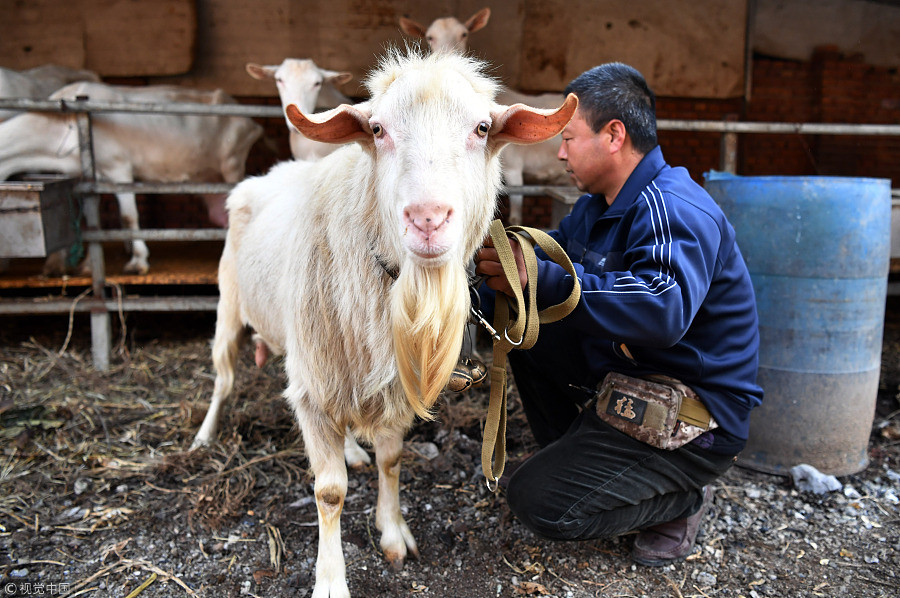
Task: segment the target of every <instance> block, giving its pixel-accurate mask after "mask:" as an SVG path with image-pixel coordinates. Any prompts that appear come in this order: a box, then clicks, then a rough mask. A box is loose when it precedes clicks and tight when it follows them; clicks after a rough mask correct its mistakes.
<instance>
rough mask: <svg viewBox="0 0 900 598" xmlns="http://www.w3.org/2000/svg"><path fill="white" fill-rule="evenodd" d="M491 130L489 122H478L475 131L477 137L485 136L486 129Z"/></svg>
mask: <svg viewBox="0 0 900 598" xmlns="http://www.w3.org/2000/svg"><path fill="white" fill-rule="evenodd" d="M490 130H491V125H490V124H489V123H486V122H483V123H478V127H476V129H475V132H476V133H477V134H478V136H479V137H487V134H488V131H490Z"/></svg>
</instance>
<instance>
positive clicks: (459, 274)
mask: <svg viewBox="0 0 900 598" xmlns="http://www.w3.org/2000/svg"><path fill="white" fill-rule="evenodd" d="M404 266H405V267H403V268H401V271H400V276H399V277H398V278H397V281H396V282H395V283H394V285H393V288H392V289H391V320H392V332H393V340H394V354H395V357H396V360H397V373H398V375H399V377H400V383H401V385H402V386H403V391H404V392H405V393H406V398H407V400H408V401H409V404H410V406H411V407H412V408H413V410H414V411H415V412H416V414H417V415H419V417H422V418H423V419H426V420H430V419H433V415H432V413H431V411H430V410H431V407H432V406H433V405H434V403H435V402H436V401H437V399H438V396H439V395H440V394H441V391H443V389H444V387H446V386H447V382H448V381H449V379H450V374H451V373H452V372H453V368H454V367H456V364H457V362H458V361H459V352H460V349H461V348H462V338H463V332H464V330H465V326H466V321H467V319H468V313H469V290H468V276H467V275H466V271H465V269H464V268H462V267H461V266H460V265H458V264H455V263H452V262H451V263H447V264H444V265H442V266H438V267H436V268H423V267H421V266H416V265H414V264H410V263H407V264H405V265H404Z"/></svg>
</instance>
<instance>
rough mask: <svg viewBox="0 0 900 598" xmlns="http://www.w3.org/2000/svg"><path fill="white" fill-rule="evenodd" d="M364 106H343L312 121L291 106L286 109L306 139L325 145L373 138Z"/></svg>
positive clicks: (292, 121)
mask: <svg viewBox="0 0 900 598" xmlns="http://www.w3.org/2000/svg"><path fill="white" fill-rule="evenodd" d="M363 106H364V104H357V105H356V106H351V105H349V104H341V105H340V106H338V107H337V108H333V109H331V110H329V111H327V112H322V113H320V114H316V115H315V120H312V119H311V118H309V117H308V116H306V115H305V114H303V113H302V112H300V109H299V108H297V106H296V105H295V104H290V105H289V106H288V107H287V108H286V109H285V114H287V118H288V120H289V121H290V122H291V124H292V125H294V126H295V127H296V128H297V130H298V131H300V133H302V134H303V136H304V137H307V138H309V139H312V140H313V141H322V142H324V143H349V142H351V141H359V140H361V139H365V138H368V137H371V135H372V129H371V128H369V116H368V114H367V113H366V112H367V111H366V109H365V108H364V107H363Z"/></svg>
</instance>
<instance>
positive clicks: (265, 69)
mask: <svg viewBox="0 0 900 598" xmlns="http://www.w3.org/2000/svg"><path fill="white" fill-rule="evenodd" d="M246 68H247V73H248V74H249V75H250V76H251V77H253V78H254V79H259V80H261V81H264V80H266V79H274V78H275V70H276V69H277V67H274V66H263V65H261V64H256V63H255V62H248V63H247V66H246Z"/></svg>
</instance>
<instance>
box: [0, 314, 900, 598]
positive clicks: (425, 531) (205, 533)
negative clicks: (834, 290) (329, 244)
mask: <svg viewBox="0 0 900 598" xmlns="http://www.w3.org/2000/svg"><path fill="white" fill-rule="evenodd" d="M213 325H214V319H213V316H212V315H192V316H185V315H171V314H169V315H156V316H153V315H149V314H143V315H139V314H138V315H135V314H129V315H128V316H127V317H125V318H124V319H123V320H122V321H120V322H116V327H117V329H116V340H117V342H118V346H117V347H116V352H115V355H114V358H113V368H112V369H111V371H109V372H105V373H100V372H96V371H94V370H93V369H92V367H91V360H90V345H89V343H90V340H89V339H90V330H89V328H88V326H87V324H86V322H84V321H81V319H80V318H79V317H76V318H75V321H74V323H73V326H72V329H71V331H69V321H68V318H65V317H47V316H42V317H19V318H9V317H8V318H2V319H0V436H2V441H0V446H2V456H0V588H2V591H3V592H4V594H2V595H3V596H14V595H18V596H27V595H38V594H40V595H45V596H46V595H51V596H70V597H74V596H109V597H122V598H124V597H127V598H134V597H135V596H140V597H141V598H152V597H161V596H204V597H216V598H221V597H232V596H234V597H238V596H265V597H273V596H298V597H303V596H310V595H311V592H312V585H313V580H314V563H315V558H316V546H317V541H316V539H317V527H316V513H315V506H314V504H313V499H312V480H311V477H310V475H309V472H308V470H307V462H306V460H305V457H304V454H303V447H302V442H301V441H300V440H299V438H298V432H297V428H296V426H295V425H294V423H293V421H292V419H291V415H290V413H289V411H288V409H287V407H286V405H285V404H284V402H283V400H282V399H281V398H280V393H281V390H282V388H283V385H284V377H283V374H282V373H281V371H280V369H279V366H280V364H279V363H278V362H277V361H275V362H273V363H269V364H267V365H266V367H265V368H263V369H261V370H260V369H257V368H256V367H255V366H254V365H253V356H252V351H251V349H250V347H249V346H248V347H247V348H246V350H245V351H244V353H243V354H242V356H241V368H240V372H239V377H238V380H237V385H236V389H237V390H236V394H235V395H234V396H233V397H232V400H231V402H230V404H229V406H228V408H227V410H226V413H225V416H224V418H223V421H222V425H221V432H220V435H219V443H218V444H217V445H216V446H214V447H212V448H210V449H208V450H202V451H195V452H188V451H187V449H188V447H189V446H190V443H191V440H192V437H193V435H194V434H195V432H196V430H197V428H198V425H199V423H200V421H201V420H202V417H203V415H204V412H205V409H206V406H207V404H208V400H209V396H210V394H211V391H212V385H213V375H212V366H211V360H210V356H209V339H210V338H211V336H212V331H213ZM123 326H124V329H123ZM69 332H71V334H68V333H69ZM123 332H124V334H123ZM882 363H883V365H882V376H881V383H880V391H879V397H878V409H877V413H876V416H875V420H874V425H873V428H872V435H871V441H870V447H869V455H870V458H871V464H870V465H869V467H868V468H867V469H866V470H864V471H862V472H860V473H859V474H857V475H851V476H845V477H842V478H841V479H840V481H841V483H842V485H843V487H842V488H841V489H839V490H837V491H835V492H830V493H827V494H822V495H817V494H813V493H810V492H801V491H798V490H797V489H796V488H794V486H793V484H792V482H791V480H790V479H788V478H784V477H778V476H771V475H766V474H761V473H757V472H754V471H750V470H747V469H741V468H733V469H732V470H731V471H730V472H729V473H728V474H727V475H726V476H725V477H724V478H723V479H721V480H720V481H719V483H718V484H717V485H716V486H715V505H714V507H713V509H712V511H711V514H710V515H709V516H708V518H707V520H706V523H705V525H704V528H703V530H702V531H701V536H700V539H699V541H698V545H697V547H696V549H695V551H694V553H693V554H692V555H691V556H690V557H689V558H688V559H687V560H686V561H685V562H683V563H679V564H676V565H672V566H669V567H665V568H646V567H641V566H636V565H634V564H633V563H632V561H631V559H630V547H631V542H632V537H629V536H623V537H620V538H615V539H611V540H604V541H593V542H583V543H559V542H552V541H547V540H544V539H541V538H539V537H536V536H535V535H533V534H532V533H530V532H529V531H527V530H526V529H525V528H524V527H523V526H522V525H521V524H520V523H519V522H518V521H516V519H515V518H514V517H512V516H511V514H510V512H509V510H508V508H507V507H506V504H505V501H504V498H503V495H502V494H492V493H490V492H489V491H488V490H487V489H486V488H485V484H484V480H483V477H482V475H481V468H480V451H481V425H482V421H483V418H484V412H485V406H486V403H487V395H486V390H485V389H479V390H478V391H472V392H469V393H466V394H464V395H453V396H448V397H447V398H446V400H444V401H443V402H442V403H441V406H440V409H439V415H438V419H437V420H436V421H435V422H431V423H419V424H417V425H416V426H415V427H414V429H413V430H412V431H411V432H410V434H409V436H408V442H407V445H406V447H407V448H406V451H405V455H404V463H403V473H402V476H401V486H402V488H401V492H402V494H401V499H402V502H403V504H404V510H405V515H406V519H407V521H408V523H409V525H410V527H411V529H412V532H413V534H414V535H415V537H416V539H417V541H418V544H419V549H420V553H421V554H420V557H419V559H417V560H409V561H407V563H406V565H405V567H404V568H403V569H402V570H401V571H399V572H395V571H393V570H391V569H390V568H389V567H388V566H387V564H386V562H385V561H384V559H383V558H382V556H381V553H380V551H379V549H378V533H377V531H376V530H375V526H374V506H375V498H376V480H375V468H374V466H370V467H369V468H366V469H363V470H360V471H353V472H351V474H350V488H349V492H348V497H347V501H346V507H345V511H344V514H343V518H342V528H343V543H344V553H345V557H346V561H347V571H348V578H349V586H350V590H351V593H352V595H353V596H355V597H357V598H373V597H379V596H385V597H387V596H390V597H399V596H423V597H429V596H431V597H454V598H455V597H466V598H489V597H514V596H556V597H559V598H564V597H570V598H582V597H588V596H629V597H632V596H637V597H643V596H648V597H663V596H666V597H668V596H677V597H687V596H734V597H739V596H745V597H748V598H759V597H761V596H840V597H842V598H857V597H858V598H863V597H865V598H869V597H873V596H900V556H898V555H900V506H898V495H900V401H898V391H900V300H898V299H894V298H890V299H889V301H888V309H887V315H886V320H885V337H884V353H883V362H882ZM509 418H510V419H509V430H508V446H509V452H510V454H511V456H512V457H513V458H515V457H516V456H517V455H521V454H523V453H524V452H526V451H529V450H530V449H531V448H533V445H532V441H531V438H530V435H529V432H528V430H527V426H526V425H525V420H524V417H523V415H522V411H521V408H520V406H519V403H518V400H517V396H516V392H515V387H514V386H513V388H512V389H511V393H510V411H509Z"/></svg>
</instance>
